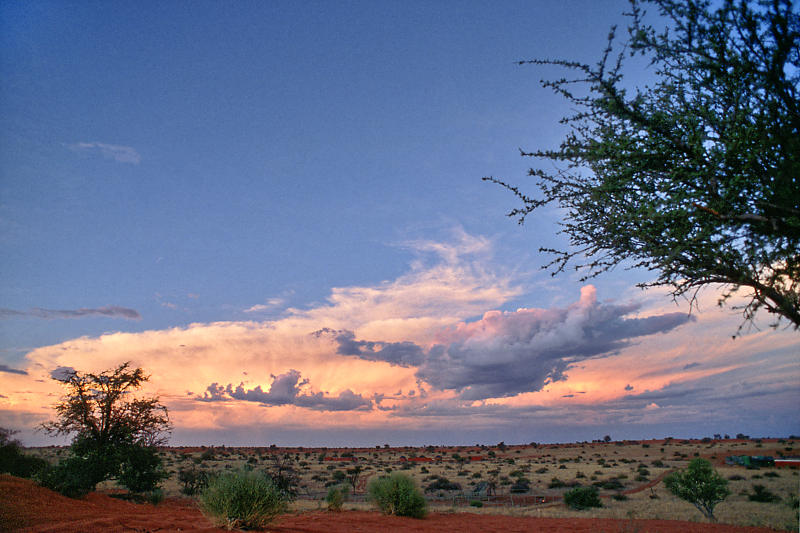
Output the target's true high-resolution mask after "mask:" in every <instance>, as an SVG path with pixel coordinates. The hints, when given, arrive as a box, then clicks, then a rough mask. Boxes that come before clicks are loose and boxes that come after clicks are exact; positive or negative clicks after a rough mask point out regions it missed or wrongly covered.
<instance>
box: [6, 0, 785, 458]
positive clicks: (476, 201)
mask: <svg viewBox="0 0 800 533" xmlns="http://www.w3.org/2000/svg"><path fill="white" fill-rule="evenodd" d="M626 7H627V2H625V1H617V0H602V1H596V0H570V1H568V2H564V1H563V0H536V1H526V2H513V1H507V2H476V1H468V2H450V1H441V2H421V1H420V2H417V1H409V2H366V1H364V2H361V1H350V2H309V1H301V2H283V1H275V2H247V1H237V2H220V1H213V2H209V1H198V2H192V3H185V2H147V1H145V2H136V3H130V2H119V1H104V2H91V1H87V2H62V1H57V2H49V1H33V2H22V1H8V2H2V3H0V72H2V73H3V75H2V78H3V81H2V83H1V84H0V116H2V117H3V125H2V127H1V128H0V257H1V258H2V259H0V279H2V283H0V426H1V427H7V428H12V429H16V430H19V431H20V433H19V434H18V437H19V438H20V439H21V440H22V442H23V443H24V444H27V445H48V444H61V443H63V442H65V440H64V438H55V437H52V436H50V435H47V434H45V433H43V432H41V431H38V430H37V429H36V428H37V426H38V425H39V424H40V423H41V422H43V421H46V420H48V419H51V418H52V416H53V410H52V406H53V405H54V404H55V402H57V401H58V399H59V397H60V395H61V394H62V393H63V390H62V389H61V387H60V385H59V383H58V382H57V381H56V380H54V379H52V378H53V376H58V375H59V373H60V372H63V371H64V369H76V370H78V371H84V372H89V371H93V372H97V371H102V370H106V369H110V368H113V367H116V366H117V365H119V364H120V363H122V362H124V361H131V362H132V364H133V365H135V366H141V367H142V368H144V370H145V371H146V372H147V373H148V374H150V375H151V378H150V381H149V382H148V383H147V384H146V385H145V387H144V388H143V390H142V393H143V394H152V395H158V396H159V397H160V399H161V401H162V403H164V404H165V405H166V406H167V407H168V408H169V411H170V418H171V420H172V422H173V425H174V429H173V431H172V434H171V437H170V443H171V444H174V445H181V444H196V445H200V444H206V445H228V446H235V445H259V446H265V445H269V444H277V445H282V446H283V445H287V446H288V445H294V446H373V445H383V444H391V445H423V444H448V445H451V444H475V443H486V444H491V443H497V442H500V441H504V442H506V443H526V442H533V441H536V442H566V441H578V440H592V439H597V438H603V436H605V435H607V434H608V435H611V436H612V437H613V438H619V439H623V438H625V439H643V438H655V437H664V436H674V437H703V436H711V435H712V434H715V433H720V434H724V433H728V434H736V433H739V432H741V433H745V434H752V435H758V436H788V435H790V434H800V415H798V412H797V409H796V406H797V405H800V342H799V340H800V337H798V334H797V332H796V331H792V330H790V329H787V328H779V329H778V330H773V329H771V328H769V327H767V326H766V325H765V324H764V323H757V324H756V325H755V327H751V328H745V330H744V331H743V332H741V334H740V335H739V336H738V337H737V338H736V339H735V340H734V339H732V336H733V335H734V334H737V328H738V327H739V325H741V323H742V317H741V314H739V313H737V311H735V310H731V309H730V308H728V307H726V308H719V307H718V306H717V305H716V302H717V299H718V297H719V294H720V293H719V291H716V290H715V289H713V288H712V289H708V290H704V291H702V292H701V293H700V294H699V295H698V302H697V304H698V305H697V306H695V307H694V308H692V309H690V306H689V305H688V302H686V301H684V300H678V301H673V299H672V298H671V297H670V296H669V294H667V293H666V292H665V291H663V290H652V289H651V290H648V291H642V290H641V289H638V288H637V287H636V283H639V282H643V281H647V280H649V279H652V277H653V275H652V273H648V272H644V271H640V270H630V269H627V270H626V269H623V268H620V269H617V270H615V271H614V272H611V273H609V274H606V275H603V276H601V277H598V278H596V279H593V280H591V281H590V282H585V281H584V282H582V281H581V280H580V279H579V276H578V275H576V274H574V273H572V272H567V273H565V274H563V275H559V276H557V277H552V276H550V274H549V273H548V272H547V271H544V270H542V268H541V267H542V266H543V265H545V264H546V263H547V262H548V260H549V259H548V257H547V256H546V255H542V254H540V253H538V251H537V250H538V249H539V247H540V246H544V247H560V248H564V247H565V246H566V245H567V243H566V241H565V239H564V237H563V236H560V235H558V233H557V232H558V225H557V222H558V220H559V215H560V213H559V211H558V210H557V209H555V208H553V209H547V210H545V211H543V212H541V213H538V214H537V215H536V216H535V217H532V218H530V219H529V220H528V221H527V222H526V223H525V224H524V225H518V224H517V223H516V221H515V220H514V219H511V218H508V217H507V216H506V213H508V212H509V211H510V210H511V209H513V208H515V207H518V204H517V202H516V200H515V198H514V197H513V195H511V194H510V193H508V192H507V191H505V190H503V189H502V188H500V187H498V186H496V185H492V184H489V183H486V182H484V181H482V180H481V178H482V177H484V176H495V177H498V178H502V179H505V180H507V181H509V182H512V183H515V184H519V185H520V186H522V187H523V189H524V190H525V191H529V192H535V186H534V185H533V183H532V182H531V181H530V178H527V175H526V174H527V170H528V168H529V167H530V166H531V165H532V164H535V162H534V161H531V160H530V159H526V158H523V157H521V156H520V149H525V150H533V149H536V148H550V147H556V146H557V145H558V143H559V141H560V139H561V138H562V137H563V136H564V134H565V132H566V130H565V129H564V126H562V125H561V124H559V122H558V120H559V119H560V118H561V117H563V116H565V115H567V114H569V113H570V111H571V110H570V109H569V107H568V106H567V105H566V104H565V102H564V101H563V100H562V99H560V98H559V97H558V96H557V95H554V94H552V93H551V92H550V91H548V90H547V89H544V88H542V87H541V85H540V80H541V79H543V78H546V79H547V78H553V77H560V76H561V75H563V73H562V72H559V71H558V70H557V69H554V68H551V67H536V66H530V65H527V66H520V65H518V64H517V62H518V61H519V60H523V59H534V58H564V59H574V60H579V61H584V62H590V63H594V62H596V61H597V60H599V58H600V56H601V54H602V51H603V49H604V47H605V45H606V39H607V36H608V33H609V29H610V28H611V26H612V25H614V24H619V25H621V26H623V27H624V25H625V23H626V18H625V17H624V16H623V15H622V13H623V12H624V11H625V10H626ZM640 67H641V65H632V68H631V71H630V72H629V79H630V80H631V83H637V82H641V83H646V82H647V80H648V79H649V78H648V77H649V76H651V75H652V73H651V72H650V71H648V69H646V68H640ZM733 303H735V301H734V302H733Z"/></svg>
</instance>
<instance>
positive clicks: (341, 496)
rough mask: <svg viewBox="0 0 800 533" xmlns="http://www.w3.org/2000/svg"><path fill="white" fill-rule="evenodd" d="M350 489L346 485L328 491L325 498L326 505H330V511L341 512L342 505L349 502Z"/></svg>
mask: <svg viewBox="0 0 800 533" xmlns="http://www.w3.org/2000/svg"><path fill="white" fill-rule="evenodd" d="M348 493H349V489H348V488H347V486H346V485H340V486H338V487H331V488H329V489H328V495H327V496H325V503H327V504H328V510H329V511H341V510H342V505H343V504H344V502H345V501H347V495H348Z"/></svg>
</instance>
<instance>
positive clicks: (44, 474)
mask: <svg viewBox="0 0 800 533" xmlns="http://www.w3.org/2000/svg"><path fill="white" fill-rule="evenodd" d="M96 470H97V463H95V462H94V461H91V460H90V459H85V458H83V457H77V456H72V457H67V458H66V459H64V460H62V461H60V462H59V463H58V464H57V465H55V466H50V467H47V468H43V469H42V470H40V471H39V472H38V473H37V474H36V476H35V479H36V481H37V482H38V483H39V484H40V485H42V486H43V487H47V488H48V489H50V490H54V491H56V492H60V493H61V494H63V495H64V496H67V497H69V498H80V497H83V496H86V495H87V494H88V493H89V492H91V491H93V490H94V487H95V485H97V472H96Z"/></svg>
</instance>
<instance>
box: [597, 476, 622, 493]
mask: <svg viewBox="0 0 800 533" xmlns="http://www.w3.org/2000/svg"><path fill="white" fill-rule="evenodd" d="M592 485H594V486H595V487H598V488H601V489H605V490H620V489H624V488H625V485H624V484H623V483H622V482H621V481H620V480H619V479H617V478H611V479H607V480H605V481H595V482H594V483H592Z"/></svg>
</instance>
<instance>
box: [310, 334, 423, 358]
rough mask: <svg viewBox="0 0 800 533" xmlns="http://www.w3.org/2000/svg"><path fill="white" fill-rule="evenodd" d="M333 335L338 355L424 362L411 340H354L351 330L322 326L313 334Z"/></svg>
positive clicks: (421, 351) (419, 351) (418, 347)
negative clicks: (334, 329)
mask: <svg viewBox="0 0 800 533" xmlns="http://www.w3.org/2000/svg"><path fill="white" fill-rule="evenodd" d="M326 333H327V334H332V335H334V340H335V341H336V343H337V345H338V346H337V348H336V353H337V354H339V355H355V356H357V357H359V358H361V359H364V360H367V361H384V362H386V363H389V364H392V365H398V366H404V367H412V366H419V365H421V364H422V363H423V362H424V359H425V353H424V352H423V350H422V348H421V347H420V346H418V345H417V344H414V343H413V342H409V341H404V342H370V341H359V340H356V338H355V334H354V333H353V332H352V331H333V330H330V329H326V328H323V329H321V330H319V331H316V332H314V333H313V334H314V335H318V336H319V335H323V334H326Z"/></svg>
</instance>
